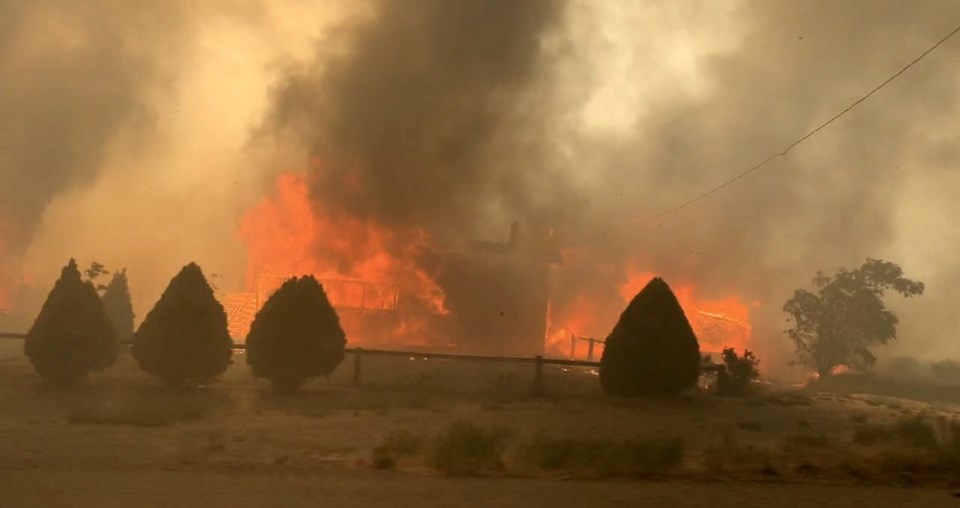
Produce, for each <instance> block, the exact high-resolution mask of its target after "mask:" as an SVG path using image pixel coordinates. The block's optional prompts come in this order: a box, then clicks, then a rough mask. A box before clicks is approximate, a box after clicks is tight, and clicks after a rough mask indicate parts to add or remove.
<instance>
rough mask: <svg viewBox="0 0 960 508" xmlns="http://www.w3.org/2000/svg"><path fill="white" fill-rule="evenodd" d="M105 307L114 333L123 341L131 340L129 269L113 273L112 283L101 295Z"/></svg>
mask: <svg viewBox="0 0 960 508" xmlns="http://www.w3.org/2000/svg"><path fill="white" fill-rule="evenodd" d="M101 300H103V308H104V309H106V311H107V316H109V317H110V322H111V323H112V324H113V331H114V335H116V337H117V340H118V341H119V342H121V343H126V342H129V341H130V339H131V338H133V318H134V314H133V304H132V303H131V302H130V287H129V285H128V284H127V271H126V270H121V271H119V272H115V273H114V274H113V278H112V279H110V283H109V284H107V286H106V289H105V290H104V292H103V296H102V297H101Z"/></svg>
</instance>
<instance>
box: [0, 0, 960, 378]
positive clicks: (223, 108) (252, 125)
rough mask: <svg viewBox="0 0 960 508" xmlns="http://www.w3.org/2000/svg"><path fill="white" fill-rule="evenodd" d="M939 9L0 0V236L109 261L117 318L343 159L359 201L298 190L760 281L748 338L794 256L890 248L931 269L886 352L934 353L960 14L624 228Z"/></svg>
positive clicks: (603, 260)
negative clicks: (129, 288) (128, 290)
mask: <svg viewBox="0 0 960 508" xmlns="http://www.w3.org/2000/svg"><path fill="white" fill-rule="evenodd" d="M414 4H417V5H416V7H414ZM957 20H960V3H957V2H952V1H948V0H917V1H913V2H904V1H899V0H883V1H872V2H864V1H854V0H846V1H830V0H820V1H806V0H778V1H767V0H741V1H729V2H697V1H679V0H662V1H650V2H631V1H623V2H585V1H575V0H570V1H566V2H563V1H556V2H549V1H543V2H505V1H494V2H477V1H475V0H465V1H463V2H438V1H430V0H423V1H422V2H417V1H413V2H408V1H399V0H394V1H388V0H383V1H377V0H371V1H369V2H366V3H357V2H307V1H303V0H281V1H270V2H267V1H264V0H235V1H206V2H188V1H171V2H164V3H161V4H150V5H149V6H148V5H147V4H142V3H139V2H138V3H134V2H125V1H120V0H94V1H88V2H82V3H80V2H66V1H52V0H50V1H43V0H40V1H33V2H24V1H20V0H0V113H2V114H0V154H2V155H0V235H3V236H2V237H0V249H2V251H0V256H2V257H3V259H4V264H5V265H4V266H5V267H7V271H8V272H13V273H29V274H32V275H33V277H35V278H36V280H37V282H38V284H39V285H41V286H44V285H49V284H50V282H51V280H52V278H53V277H54V276H55V275H56V274H57V273H59V267H60V266H62V265H63V264H64V262H65V261H66V259H67V258H68V257H71V256H73V257H76V258H78V260H80V261H81V262H82V263H84V262H89V261H92V260H99V261H101V262H103V263H105V264H107V265H108V266H110V267H120V266H126V267H127V268H128V272H129V275H130V278H131V282H132V284H133V287H134V298H135V305H136V307H137V312H138V314H140V315H143V314H144V313H145V311H146V310H147V308H148V307H149V305H151V304H152V302H153V301H154V300H155V299H156V297H157V296H158V295H159V293H160V291H162V289H163V287H164V285H165V284H166V282H167V280H169V277H171V276H172V275H173V274H174V273H175V272H176V270H177V269H178V268H179V267H180V266H182V265H183V264H185V263H187V262H189V261H197V262H198V263H200V264H201V265H202V266H203V267H204V268H205V270H206V271H207V272H208V273H217V274H221V275H222V276H223V277H224V278H223V280H222V282H221V285H223V286H224V287H232V288H240V287H242V284H243V280H242V277H243V270H244V266H245V259H244V249H243V245H242V244H241V243H240V242H239V241H238V239H237V236H236V229H237V221H238V218H239V217H240V215H241V214H242V212H243V210H245V209H246V208H248V207H249V206H250V205H251V203H253V202H254V201H255V200H256V199H257V198H258V197H260V196H262V195H263V194H264V193H266V192H269V190H270V187H271V182H272V179H273V177H274V176H275V175H276V174H277V173H278V172H280V171H302V170H304V169H306V166H307V165H306V163H305V161H306V160H307V158H308V157H309V156H315V157H316V156H322V157H324V158H326V159H329V160H331V161H334V163H335V164H334V167H335V168H336V167H339V166H337V164H341V163H342V164H343V165H344V167H346V165H349V164H353V165H355V166H356V167H359V168H361V169H360V172H361V178H362V181H363V182H364V183H365V185H366V187H364V188H365V189H368V190H369V192H367V193H364V194H363V196H362V198H356V199H354V198H352V197H351V198H350V199H349V200H348V199H347V198H346V197H343V196H342V195H341V194H338V193H336V192H331V191H330V189H329V188H324V187H321V188H318V189H315V195H316V198H317V199H318V200H328V201H330V200H334V201H336V200H343V202H342V203H340V204H341V205H342V206H343V207H344V209H345V210H350V211H352V212H357V211H358V210H361V211H363V213H368V214H370V215H371V216H374V217H389V218H392V219H397V220H402V219H408V220H409V221H411V222H414V221H415V222H417V223H424V224H429V225H430V227H431V228H433V229H435V231H436V232H438V233H442V234H447V235H449V234H453V233H452V232H454V231H456V232H459V234H462V235H463V236H465V237H473V236H478V237H480V236H486V237H490V236H492V235H495V234H499V232H501V231H503V230H504V228H505V225H506V224H509V221H510V220H513V219H514V218H518V217H519V218H522V219H525V220H529V221H532V222H537V223H545V222H550V221H551V220H555V222H557V223H558V224H557V225H558V226H560V227H562V228H564V230H565V231H566V233H565V235H566V237H567V239H568V240H569V241H570V242H571V243H577V244H579V245H586V246H590V247H592V249H591V254H590V257H591V260H592V261H591V263H589V264H587V265H585V266H581V267H578V268H577V270H580V271H579V272H577V273H578V274H579V275H578V276H577V277H575V280H577V281H582V284H583V285H584V286H591V285H597V286H599V287H601V288H606V287H609V286H611V285H614V286H615V285H617V284H619V283H621V282H622V281H621V280H617V277H619V276H622V274H623V273H624V272H625V270H626V265H628V264H640V265H643V266H642V268H644V269H646V270H649V271H651V272H656V273H661V274H664V275H665V276H666V277H667V280H668V282H669V281H670V280H671V277H672V278H674V279H678V278H679V279H683V280H686V281H690V282H691V283H694V284H696V285H697V286H698V287H701V288H702V290H703V291H704V294H705V295H708V296H710V295H713V296H717V295H727V294H731V293H735V294H739V295H741V296H742V297H743V298H744V299H745V300H759V301H760V302H762V307H761V309H759V310H758V311H757V315H756V317H755V327H756V333H757V334H758V336H761V337H762V338H761V339H760V340H762V341H764V342H768V343H769V344H770V346H769V347H768V349H769V351H770V354H771V355H774V356H775V355H777V354H781V353H783V352H784V351H788V350H789V345H788V344H787V343H786V339H785V337H783V336H782V335H781V334H780V331H781V330H782V328H783V326H785V323H784V321H783V319H784V315H783V314H782V313H781V312H780V310H779V309H780V307H781V305H782V302H783V301H784V300H785V299H786V298H787V297H789V295H790V293H791V292H792V290H793V289H794V288H796V287H798V286H800V285H805V284H807V283H808V282H809V279H810V278H811V277H812V276H813V275H814V273H815V272H816V271H817V270H824V271H832V270H833V269H835V268H836V267H838V266H841V265H845V266H855V265H858V264H859V263H860V262H862V260H863V259H864V258H865V257H867V256H873V257H884V258H889V259H892V260H895V261H899V262H902V264H903V266H904V268H905V270H906V272H907V275H908V276H915V277H918V278H920V279H921V280H923V281H924V282H926V283H927V286H928V293H927V294H926V295H925V296H924V297H923V298H922V299H920V300H916V301H910V302H906V303H902V302H897V303H895V304H894V306H895V307H896V308H897V309H898V310H900V312H901V314H902V328H901V336H902V341H901V345H900V346H898V347H902V350H903V351H906V352H910V353H912V354H917V355H919V356H922V357H925V358H935V357H938V356H940V355H948V356H953V357H960V342H958V341H956V340H954V337H953V334H954V333H955V332H954V331H953V330H954V329H955V328H956V320H955V318H954V317H953V314H954V309H953V306H954V304H953V302H955V301H957V299H958V298H960V290H957V289H955V288H957V287H958V284H960V268H957V263H956V261H955V256H956V252H957V250H958V247H960V230H958V227H957V226H956V225H955V222H954V221H953V220H952V218H953V217H956V216H957V212H958V210H957V208H958V206H960V205H957V204H955V202H956V200H955V196H956V193H957V191H958V190H960V176H958V173H957V170H956V168H957V164H958V162H960V149H958V146H960V120H958V118H960V115H957V111H958V103H957V90H958V89H960V87H958V81H960V80H958V78H960V66H957V65H955V62H957V61H960V39H958V40H953V41H950V42H949V43H948V44H946V45H945V46H944V47H942V48H941V49H940V50H939V51H938V52H936V53H934V54H932V55H931V56H930V57H929V58H928V59H927V60H925V61H924V62H923V63H922V64H920V65H919V66H918V67H916V68H915V69H913V70H911V71H910V72H909V73H907V74H906V75H904V76H903V77H902V79H900V80H898V81H897V82H895V83H893V84H892V85H891V86H889V87H888V88H887V89H885V90H884V91H883V92H882V93H880V94H879V95H877V96H876V97H875V98H873V99H871V100H870V101H869V102H868V103H866V104H864V105H863V106H862V107H860V108H859V109H857V110H855V111H854V112H853V113H851V114H850V115H848V116H847V117H845V118H844V119H842V120H841V121H839V122H837V123H836V124H834V125H833V126H831V127H830V128H829V129H827V130H825V131H823V132H822V133H821V134H820V135H819V136H817V137H815V138H813V139H811V140H810V141H809V142H807V143H806V144H804V145H802V146H801V147H799V148H797V149H796V150H794V151H793V152H792V153H791V154H790V155H789V156H788V157H786V158H784V159H782V160H780V161H778V162H776V163H774V164H772V165H770V167H769V168H768V169H766V170H765V171H764V172H762V173H760V174H756V175H754V176H751V177H749V178H747V179H745V180H743V181H742V183H741V184H739V185H737V186H735V187H733V188H730V189H729V191H727V192H724V193H722V194H718V195H716V196H715V197H712V198H710V199H709V200H706V201H704V202H702V203H699V204H697V205H696V206H693V207H691V208H689V209H687V210H684V211H682V212H679V213H677V214H675V215H672V216H669V217H666V218H664V219H662V220H660V221H657V222H655V223H649V224H644V225H638V224H636V222H637V221H639V220H641V219H643V218H646V217H649V216H651V215H653V214H656V213H657V212H659V211H661V210H663V209H665V208H668V207H670V206H672V205H674V204H676V203H677V202H680V201H683V200H685V199H687V198H689V197H691V196H694V195H697V194H699V193H700V192H703V191H704V190H706V189H707V188H709V187H711V186H712V185H714V184H716V183H719V182H720V181H723V180H725V179H726V178H728V177H729V176H730V175H733V174H735V173H737V172H738V171H740V170H742V169H743V168H745V167H749V166H750V165H752V164H753V163H755V162H757V161H759V160H762V159H763V158H765V157H766V156H768V155H770V154H771V153H774V152H776V151H779V149H780V148H782V147H783V146H785V145H786V144H788V143H789V142H791V141H792V140H793V139H795V138H796V137H798V136H800V135H802V134H803V133H805V132H806V131H808V130H809V129H811V128H812V127H814V126H815V125H817V124H818V123H820V122H821V121H823V120H824V119H826V118H829V116H831V115H832V114H834V113H835V112H837V111H839V110H840V109H842V108H843V107H845V106H846V105H847V104H849V103H850V102H851V101H853V100H854V99H856V98H857V97H858V96H859V95H861V94H862V93H864V92H865V91H867V90H869V89H870V88H872V87H873V86H874V85H876V84H877V83H879V82H880V81H882V80H883V79H885V78H886V77H887V76H888V75H890V74H891V73H893V72H894V71H896V70H897V69H899V68H900V67H901V66H902V65H904V64H905V63H906V62H908V61H909V60H910V59H912V58H913V57H914V56H916V55H917V54H919V53H920V52H922V51H923V50H925V49H926V48H927V47H928V46H929V45H930V44H931V43H932V42H933V41H935V40H936V39H939V38H940V37H941V36H943V35H944V34H946V33H947V32H949V31H950V30H951V29H952V28H953V26H951V25H952V24H954V23H956V22H957ZM398 175H399V176H398ZM398 178H399V180H398ZM391 182H392V183H391ZM397 182H400V184H402V185H400V186H399V187H398V186H397V185H398V184H397ZM385 189H386V190H385ZM398 189H402V191H401V190H398ZM378 192H379V193H378ZM418 192H422V194H417V193H418ZM338 202H339V201H338ZM378 214H379V215H378ZM601 265H602V266H613V267H614V269H612V270H610V271H609V273H607V272H604V273H599V270H598V272H597V273H591V271H590V270H591V268H590V267H591V266H593V267H600V266H601ZM621 268H622V269H621ZM600 290H601V289H598V290H597V291H600ZM613 294H614V295H615V294H616V293H615V292H614V293H613ZM611 325H612V323H611ZM908 341H909V342H908ZM780 360H781V359H778V360H777V361H780ZM781 363H782V362H781Z"/></svg>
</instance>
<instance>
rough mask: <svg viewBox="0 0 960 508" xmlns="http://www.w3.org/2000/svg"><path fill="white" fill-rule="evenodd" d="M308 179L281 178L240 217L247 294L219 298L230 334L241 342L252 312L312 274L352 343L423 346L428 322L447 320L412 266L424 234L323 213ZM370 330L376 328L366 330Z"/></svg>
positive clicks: (433, 291) (438, 297) (437, 293)
mask: <svg viewBox="0 0 960 508" xmlns="http://www.w3.org/2000/svg"><path fill="white" fill-rule="evenodd" d="M317 170H322V168H320V167H318V168H317ZM309 178H310V177H309V176H308V175H305V174H302V173H292V172H288V173H282V174H280V175H279V177H278V178H277V181H276V189H275V191H274V193H273V194H272V195H269V196H266V197H264V198H263V199H262V200H261V201H260V202H258V203H257V204H255V205H254V206H253V207H252V208H251V209H249V210H248V211H247V212H246V213H245V214H244V216H243V218H242V220H241V224H240V228H239V232H238V234H239V236H240V238H241V239H242V240H243V242H244V243H245V244H246V247H247V270H246V288H245V291H244V292H242V293H228V294H227V295H225V297H224V303H225V307H226V308H227V311H228V316H229V320H230V325H231V333H232V334H233V335H234V337H236V338H238V339H239V338H242V337H244V336H245V335H246V332H247V331H248V330H249V327H250V323H251V321H252V319H253V316H254V315H255V313H256V310H258V309H259V307H260V305H262V304H263V302H264V301H265V300H266V299H267V298H268V297H269V296H270V294H271V293H272V292H273V291H274V290H275V289H277V288H278V287H279V286H280V284H282V283H283V281H284V280H286V279H287V278H289V277H294V276H300V275H305V274H311V275H313V276H315V277H317V278H318V279H319V280H320V281H321V283H322V284H323V286H324V289H325V290H326V292H327V296H328V297H329V298H330V301H331V303H332V304H333V305H334V307H336V308H337V309H338V312H339V314H340V317H341V321H342V324H343V326H344V328H345V331H346V332H347V335H348V337H349V338H350V340H351V342H354V343H358V344H365V343H366V344H369V343H371V342H376V341H383V340H391V341H395V340H403V341H408V342H416V341H420V340H422V335H423V334H424V333H426V331H425V327H426V325H427V322H428V321H429V316H431V315H443V314H445V313H446V309H445V307H444V298H443V293H442V291H441V290H440V288H439V287H438V285H437V284H436V282H435V281H434V280H433V279H432V278H431V277H430V276H429V275H428V274H427V273H426V272H425V271H423V270H422V269H421V268H420V267H419V266H418V264H417V261H418V260H419V259H420V258H421V257H422V256H423V255H424V253H425V251H426V248H427V247H428V238H427V235H426V233H425V232H424V231H422V230H417V229H414V230H397V229H388V228H385V227H383V226H381V225H379V224H377V223H375V222H374V221H372V220H370V219H362V218H357V217H349V216H343V215H335V214H332V213H328V211H327V210H324V209H323V208H322V204H318V203H316V202H315V201H311V199H310V194H309V192H310V190H309V188H310V186H309V183H310V182H309ZM376 315H379V316H380V318H376V317H375V316H376ZM401 316H402V318H401ZM372 322H379V325H378V326H376V327H375V328H374V329H368V328H367V325H369V324H370V323H372Z"/></svg>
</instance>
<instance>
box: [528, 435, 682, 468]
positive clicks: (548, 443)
mask: <svg viewBox="0 0 960 508" xmlns="http://www.w3.org/2000/svg"><path fill="white" fill-rule="evenodd" d="M521 456H523V457H525V458H526V459H527V460H529V461H531V462H532V463H533V464H534V465H536V466H537V467H539V468H540V469H544V470H548V471H566V472H572V473H581V474H589V475H596V476H602V477H609V476H617V477H641V476H649V475H654V474H658V473H663V472H665V471H668V470H670V469H672V468H674V467H676V466H678V465H679V464H680V462H681V461H682V460H683V456H684V444H683V439H682V438H681V437H679V436H662V437H654V438H630V439H613V438H551V437H545V436H537V437H535V438H534V439H533V440H532V441H530V442H529V443H527V444H526V445H524V446H523V447H522V451H521Z"/></svg>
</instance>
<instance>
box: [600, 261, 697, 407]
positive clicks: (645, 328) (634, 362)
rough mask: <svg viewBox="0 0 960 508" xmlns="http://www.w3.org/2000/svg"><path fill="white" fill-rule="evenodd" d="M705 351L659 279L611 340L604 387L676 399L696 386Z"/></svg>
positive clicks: (602, 368) (642, 294) (606, 354)
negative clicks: (702, 351)
mask: <svg viewBox="0 0 960 508" xmlns="http://www.w3.org/2000/svg"><path fill="white" fill-rule="evenodd" d="M699 376H700V346H699V344H698V343H697V337H696V336H695V335H694V334H693V329H691V328H690V323H689V322H688V321H687V317H686V315H684V313H683V309H682V308H681V307H680V303H679V302H678V301H677V298H676V296H674V294H673V291H671V290H670V286H668V285H667V283H666V282H664V281H663V280H662V279H660V278H654V279H653V280H651V281H650V282H649V283H648V284H647V285H646V287H644V288H643V290H641V291H640V292H639V293H637V296H635V297H634V298H633V300H632V301H631V302H630V304H629V305H628V306H627V308H626V310H624V311H623V314H621V316H620V320H619V321H617V324H616V326H614V328H613V331H612V332H611V333H610V336H609V337H608V338H607V340H606V345H605V347H604V350H603V357H602V359H601V361H600V383H601V385H602V387H603V391H604V392H605V393H607V394H610V395H620V396H640V395H664V394H676V393H679V392H682V391H683V390H686V389H689V388H692V387H694V386H696V384H697V380H698V378H699Z"/></svg>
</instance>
